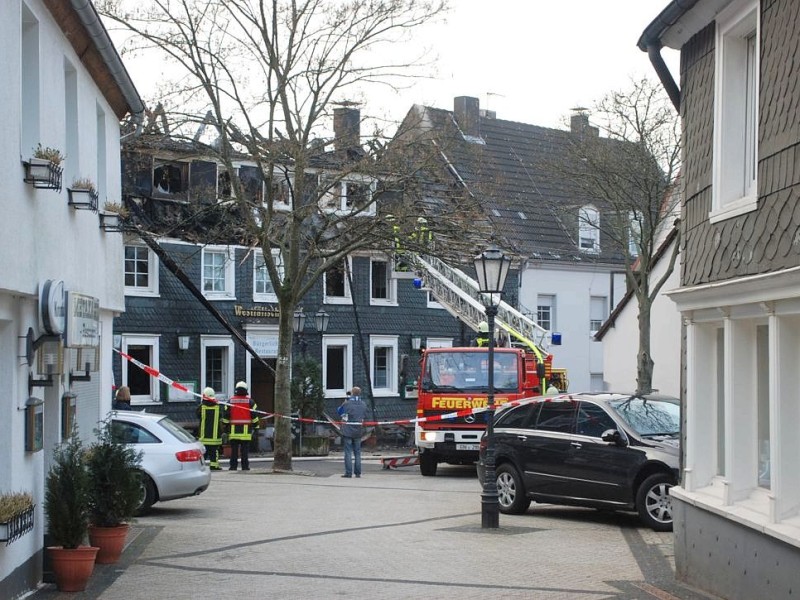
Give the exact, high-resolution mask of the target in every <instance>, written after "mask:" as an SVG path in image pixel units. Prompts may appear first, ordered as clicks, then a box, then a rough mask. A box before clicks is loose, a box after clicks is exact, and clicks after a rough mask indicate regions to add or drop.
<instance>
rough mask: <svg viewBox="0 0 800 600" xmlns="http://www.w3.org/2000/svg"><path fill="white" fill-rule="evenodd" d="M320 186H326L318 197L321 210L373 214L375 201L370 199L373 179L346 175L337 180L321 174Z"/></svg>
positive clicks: (373, 183)
mask: <svg viewBox="0 0 800 600" xmlns="http://www.w3.org/2000/svg"><path fill="white" fill-rule="evenodd" d="M322 186H323V188H326V189H325V191H324V193H323V194H322V196H321V197H320V207H321V208H322V209H323V210H326V211H328V212H338V213H342V214H350V213H352V212H356V211H358V213H359V214H360V215H375V202H373V200H372V195H373V193H374V191H375V181H374V180H372V179H370V178H368V177H359V176H357V175H348V176H347V177H346V178H344V179H342V180H339V181H337V180H336V179H335V178H333V177H331V176H327V177H326V176H323V177H322Z"/></svg>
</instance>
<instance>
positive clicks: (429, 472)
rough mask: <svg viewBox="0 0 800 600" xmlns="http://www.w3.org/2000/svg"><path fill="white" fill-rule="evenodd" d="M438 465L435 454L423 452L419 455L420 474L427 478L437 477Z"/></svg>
mask: <svg viewBox="0 0 800 600" xmlns="http://www.w3.org/2000/svg"><path fill="white" fill-rule="evenodd" d="M438 464H439V463H438V461H437V460H436V455H435V454H432V453H430V452H423V453H422V454H420V455H419V472H420V473H422V474H423V475H424V476H425V477H433V476H434V475H436V467H437V466H438Z"/></svg>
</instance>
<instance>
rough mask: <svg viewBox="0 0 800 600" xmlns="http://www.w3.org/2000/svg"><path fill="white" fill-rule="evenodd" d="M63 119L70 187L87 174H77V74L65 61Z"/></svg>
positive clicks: (78, 145) (66, 165)
mask: <svg viewBox="0 0 800 600" xmlns="http://www.w3.org/2000/svg"><path fill="white" fill-rule="evenodd" d="M64 117H65V120H64V134H65V140H64V141H65V144H64V150H65V151H66V155H67V156H68V157H69V160H65V161H64V180H65V181H66V183H67V186H69V187H71V186H72V182H73V181H75V180H76V179H78V178H82V177H87V176H88V174H84V173H79V172H78V166H79V165H80V164H81V160H80V156H81V155H80V147H81V144H80V135H79V133H78V124H79V123H80V121H79V119H78V72H77V71H76V70H75V67H74V66H72V63H70V62H69V61H68V60H66V59H64ZM104 133H105V132H104ZM99 134H100V132H99V131H98V135H99ZM97 151H98V152H99V151H100V149H99V148H98V149H97ZM95 185H97V184H95Z"/></svg>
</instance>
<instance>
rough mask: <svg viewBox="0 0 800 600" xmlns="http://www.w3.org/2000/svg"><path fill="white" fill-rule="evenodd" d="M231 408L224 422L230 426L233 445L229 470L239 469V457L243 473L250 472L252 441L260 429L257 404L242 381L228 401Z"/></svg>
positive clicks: (228, 409)
mask: <svg viewBox="0 0 800 600" xmlns="http://www.w3.org/2000/svg"><path fill="white" fill-rule="evenodd" d="M228 402H229V406H228V407H227V410H226V411H225V417H224V418H223V422H224V423H226V424H227V425H228V442H229V443H230V445H231V462H230V466H229V467H228V469H229V470H231V471H235V470H236V469H237V468H238V467H239V456H240V454H241V459H242V471H249V470H250V440H251V439H252V437H253V432H254V431H255V430H256V429H257V428H258V420H259V419H258V414H257V413H256V412H254V411H255V409H256V404H255V402H253V399H252V398H250V396H248V395H247V383H246V382H244V381H240V382H239V383H237V384H236V387H235V388H234V390H233V396H231V397H230V399H229V400H228Z"/></svg>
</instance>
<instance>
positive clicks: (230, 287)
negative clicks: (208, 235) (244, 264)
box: [200, 246, 236, 300]
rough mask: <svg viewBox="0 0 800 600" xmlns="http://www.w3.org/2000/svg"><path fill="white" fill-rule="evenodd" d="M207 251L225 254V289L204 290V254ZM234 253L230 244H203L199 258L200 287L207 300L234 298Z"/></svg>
mask: <svg viewBox="0 0 800 600" xmlns="http://www.w3.org/2000/svg"><path fill="white" fill-rule="evenodd" d="M209 252H213V253H223V254H225V275H224V278H225V289H224V290H222V291H206V289H205V271H206V254H207V253H209ZM235 259H236V254H235V250H234V248H233V247H231V246H204V247H203V250H202V252H201V260H200V289H201V290H202V291H203V296H205V297H206V298H207V299H209V300H233V299H235V298H236V287H235V286H236V262H235Z"/></svg>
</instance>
